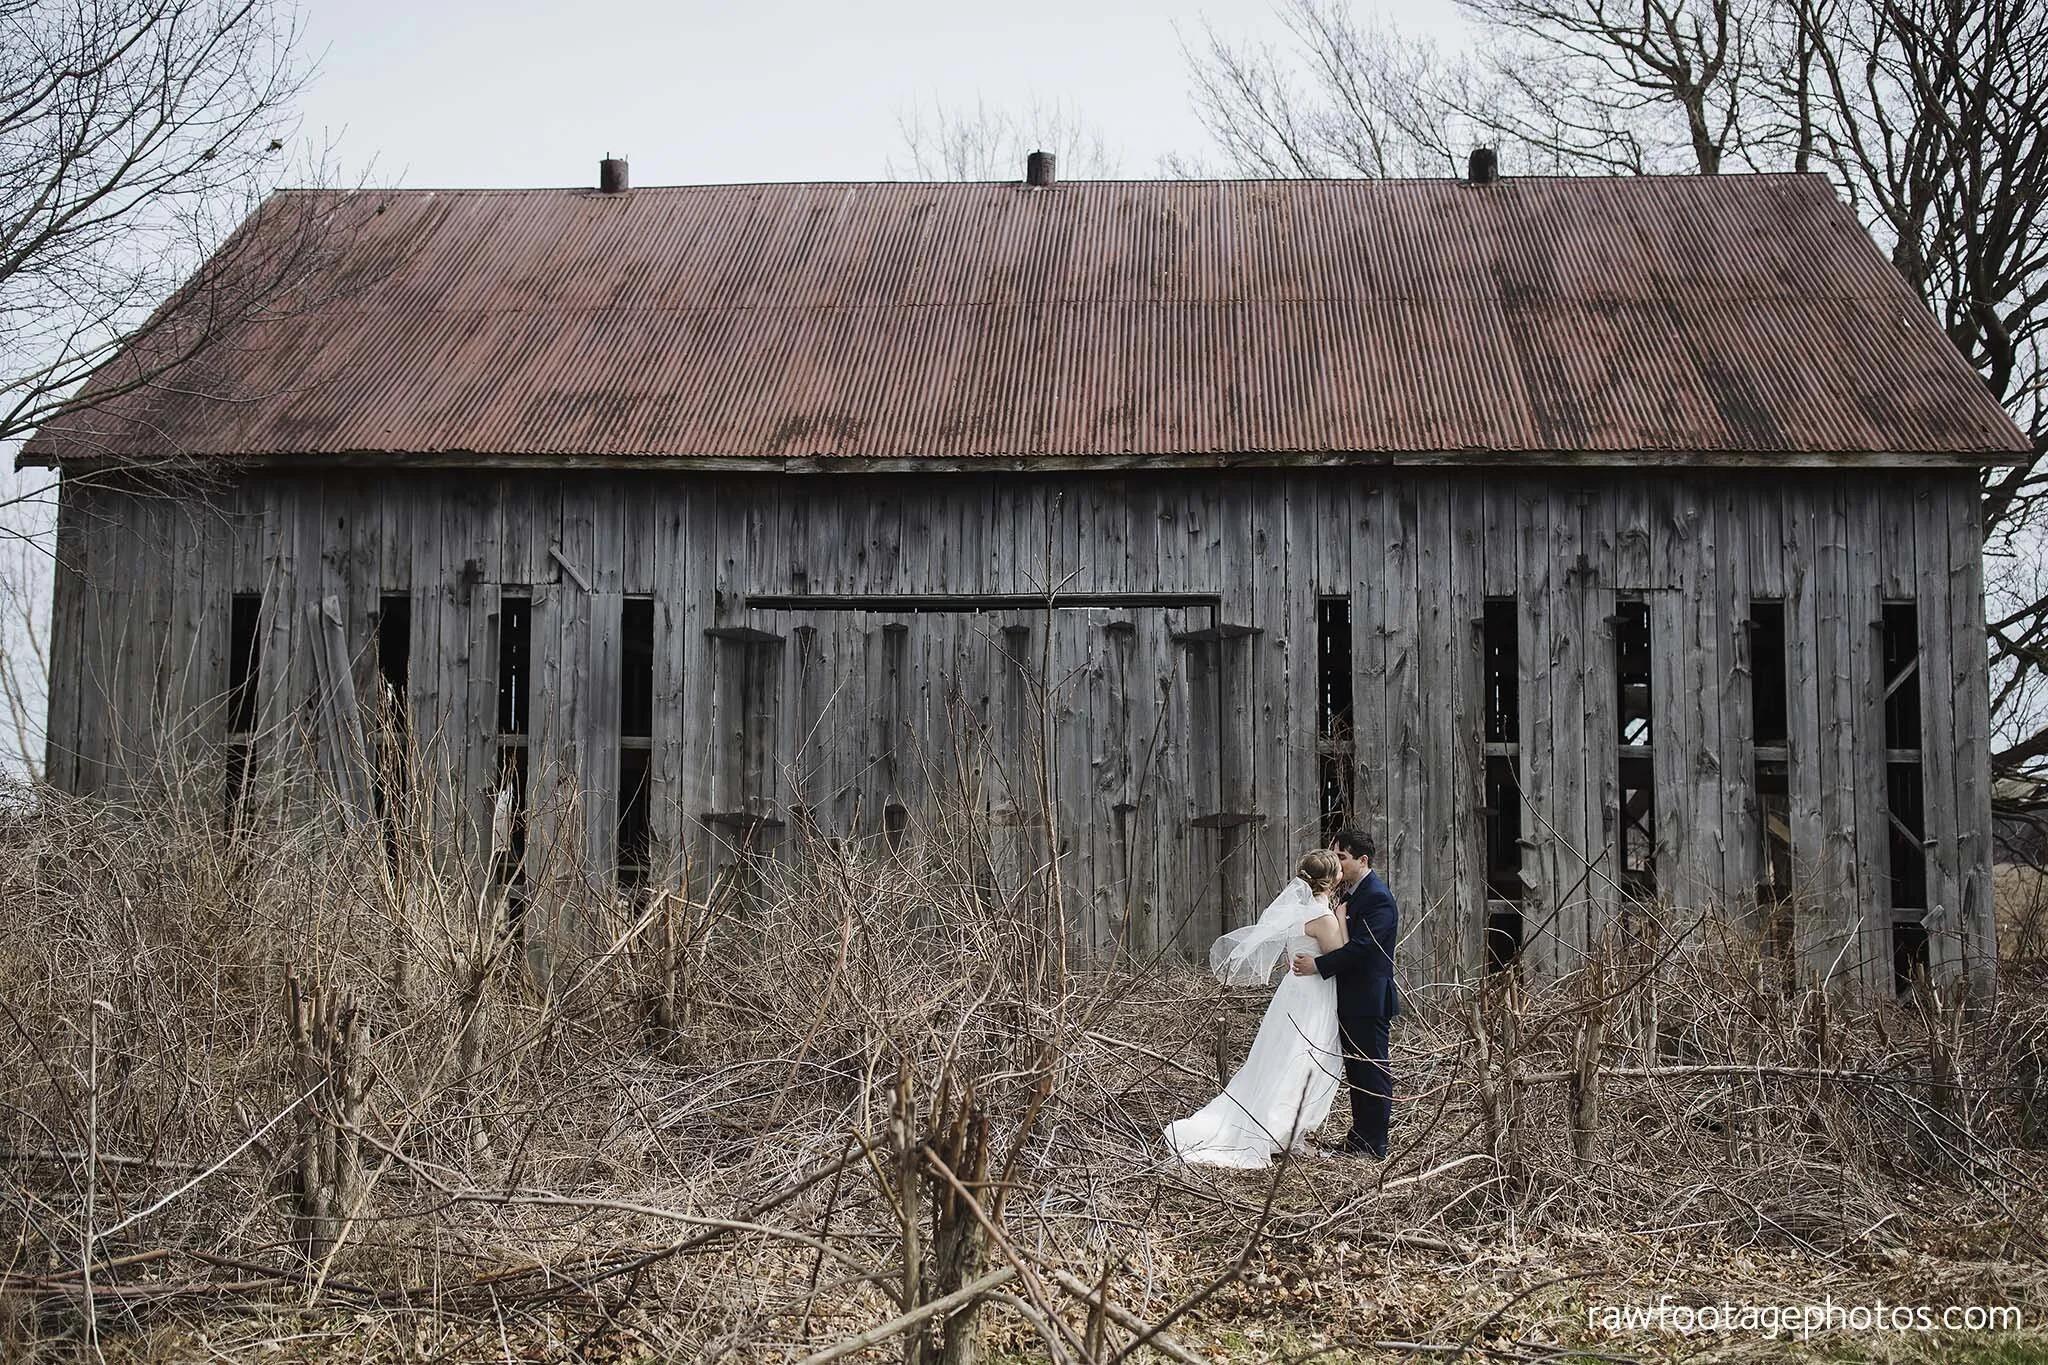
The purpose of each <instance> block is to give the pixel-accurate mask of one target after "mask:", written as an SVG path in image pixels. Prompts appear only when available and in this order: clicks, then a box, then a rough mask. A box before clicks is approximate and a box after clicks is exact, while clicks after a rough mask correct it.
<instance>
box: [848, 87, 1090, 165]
mask: <svg viewBox="0 0 2048 1365" xmlns="http://www.w3.org/2000/svg"><path fill="white" fill-rule="evenodd" d="M896 129H897V133H898V135H899V136H900V137H901V138H902V148H901V153H900V159H899V158H897V157H892V158H890V161H889V164H888V166H887V171H886V173H887V174H888V175H889V176H890V177H892V178H900V179H907V180H1021V179H1023V178H1024V158H1025V156H1026V154H1028V153H1030V152H1038V151H1043V152H1052V153H1053V154H1054V155H1056V156H1057V157H1058V158H1059V169H1060V174H1061V175H1062V176H1065V177H1067V178H1070V179H1081V180H1101V179H1110V178H1113V177H1114V176H1115V175H1116V173H1117V160H1116V156H1115V155H1114V153H1112V152H1111V150H1110V148H1109V146H1108V144H1107V143H1106V142H1105V141H1104V140H1103V136H1102V130H1101V128H1099V127H1097V126H1096V125H1095V124H1093V123H1091V122H1089V121H1088V120H1087V119H1086V118H1084V117H1082V116H1081V115H1080V114H1079V113H1078V112H1077V111H1075V110H1074V109H1073V108H1072V107H1070V106H1069V105H1067V104H1064V103H1059V102H1055V103H1053V104H1044V103H1040V102H1038V101H1036V100H1034V101H1033V102H1032V104H1031V106H1030V108H1028V109H1026V110H1025V111H1024V112H1023V113H1021V114H1015V113H1011V112H1009V111H1007V110H1003V109H991V108H989V106H988V104H987V102H986V101H984V100H976V101H975V102H974V107H973V108H972V109H964V108H956V107H950V106H947V105H943V104H940V103H937V102H936V101H935V102H933V103H932V104H931V105H930V106H929V107H926V106H925V105H923V104H921V103H920V104H917V105H913V106H912V107H911V108H909V109H908V110H903V111H899V112H898V114H897V116H896Z"/></svg>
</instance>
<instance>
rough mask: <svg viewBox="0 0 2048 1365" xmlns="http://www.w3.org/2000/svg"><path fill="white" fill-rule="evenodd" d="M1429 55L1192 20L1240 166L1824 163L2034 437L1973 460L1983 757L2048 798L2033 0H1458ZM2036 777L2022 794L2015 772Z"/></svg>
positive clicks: (1416, 49) (1222, 133)
mask: <svg viewBox="0 0 2048 1365" xmlns="http://www.w3.org/2000/svg"><path fill="white" fill-rule="evenodd" d="M1460 3H1461V6H1462V7H1463V9H1464V10H1465V13H1466V15H1467V16H1468V18H1470V19H1471V20H1472V21H1474V23H1475V24H1476V26H1477V33H1476V36H1475V38H1474V40H1473V42H1472V44H1471V46H1470V47H1469V48H1468V49H1466V50H1464V51H1460V52H1453V53H1449V54H1446V53H1442V52H1439V51H1437V50H1436V49H1435V48H1434V47H1432V46H1430V45H1428V44H1427V43H1425V42H1422V41H1421V40H1418V39H1416V38H1413V37H1410V36H1406V35H1403V34H1402V33H1401V32H1400V31H1399V30H1397V29H1394V28H1391V27H1387V26H1385V25H1382V24H1378V23H1376V22H1373V21H1369V20H1365V19H1361V18H1360V17H1359V16H1358V15H1357V13H1356V12H1355V11H1353V10H1352V9H1350V8H1349V7H1348V6H1347V5H1346V4H1345V3H1344V0H1278V3H1277V9H1276V15H1277V18H1278V21H1279V23H1280V26H1281V28H1282V29H1283V31H1284V32H1285V34H1286V35H1287V38H1288V41H1287V42H1286V43H1285V44H1284V45H1283V46H1282V47H1280V48H1274V47H1272V46H1268V45H1259V44H1244V43H1238V44H1233V43H1231V42H1228V41H1225V40H1223V39H1220V38H1218V37H1217V36H1216V35H1215V34H1214V33H1210V34H1209V35H1208V41H1207V43H1206V44H1205V45H1204V46H1202V47H1200V48H1199V49H1192V50H1190V52H1189V63H1190V74H1191V79H1192V82H1193V89H1194V99H1195V104H1196V109H1197V111H1198V113H1199V114H1200V115H1201V117H1202V119H1203V121H1204V124H1205V125H1206V126H1207V128H1208V130H1209V132H1210V134H1211V135H1212V137H1213V138H1214V139H1215V141H1216V144H1217V146H1218V148H1219V149H1220V150H1221V151H1222V153H1223V154H1224V156H1225V157H1227V158H1228V159H1229V161H1230V162H1231V164H1232V165H1233V166H1234V167H1235V168H1236V169H1237V170H1238V171H1239V172H1240V173H1243V174H1251V175H1333V174H1335V175H1368V176H1372V175H1389V174H1413V173H1417V172H1422V173H1430V172H1431V171H1432V168H1434V173H1438V174H1442V173H1446V172H1450V171H1452V170H1453V168H1455V167H1456V166H1457V164H1458V161H1457V159H1456V154H1457V153H1458V151H1460V150H1461V149H1462V148H1464V147H1467V146H1470V145H1472V144H1473V143H1475V142H1492V143H1495V144H1497V145H1498V146H1499V148H1500V150H1501V153H1502V160H1503V163H1504V165H1506V166H1508V167H1510V168H1519V169H1522V170H1527V171H1561V172H1575V173H1582V174H1584V173H1593V174H1598V173H1634V174H1640V173H1648V172H1658V173H1674V172H1698V173H1702V174H1713V173H1715V172H1718V171H1721V170H1723V169H1727V168H1734V167H1738V166H1740V167H1747V168H1751V169H1758V170H1801V171H1804V170H1814V171H1821V172H1824V173H1825V174H1827V175H1828V176H1829V178H1830V179H1831V180H1832V181H1833V182H1834V184H1835V186H1836V188H1837V190H1838V191H1839V192H1840V193H1841V194H1842V195H1843V197H1844V198H1845V199H1846V200H1847V201H1848V202H1849V203H1850V204H1851V205H1852V206H1853V207H1854V208H1855V210H1856V212H1857V213H1858V215H1859V216H1860V217H1861V218H1862V220H1863V222H1864V223H1865V225H1866V226H1867V227H1868V228H1869V229H1870V231H1871V233H1872V235H1873V236H1874V237H1875V238H1876V239H1877V241H1878V243H1879V244H1880V245H1881V246H1882V247H1883V248H1884V249H1886V250H1887V251H1889V252H1890V253H1891V256H1892V260H1893V262H1894V264H1896V265H1897V266H1898V268H1899V270H1900V272H1901V273H1902V274H1903V275H1904V276H1905V278H1906V279H1907V280H1908V281H1909V282H1910V283H1911V284H1912V285H1913V287H1914V288H1915V289H1917V290H1918V291H1919V292H1920V295H1921V297H1922V298H1924V299H1925V300H1926V301H1927V305H1928V307H1929V308H1930V309H1931V310H1932V311H1933V312H1934V314H1935V316H1936V317H1937V318H1939V319H1940V320H1941V322H1942V325H1943V326H1944V327H1945V329H1946V330H1947V333H1948V336H1949V338H1950V340H1952V341H1953V342H1954V343H1955V344H1956V346H1957V347H1958V348H1959V349H1961V351H1962V352H1963V354H1965V355H1966V356H1968V357H1969V358H1970V360H1971V362H1972V363H1973V364H1975V365H1976V367H1977V369H1978V372H1979V373H1980V374H1982V375H1983V376H1984V381H1985V383H1986V384H1987V385H1988V386H1989V387H1990V388H1991V391H1992V392H1993V393H1994V394H1996V395H1997V396H1998V398H1999V400H2000V401H2001V402H2002V403H2004V405H2005V408H2006V411H2007V412H2008V413H2010V414H2011V415H2012V417H2013V420H2014V421H2015V422H2016V423H2018V425H2019V427H2020V429H2021V430H2022V431H2024V432H2025V433H2026V434H2027V435H2028V436H2029V438H2030V439H2031V440H2032V442H2033V451H2032V455H2031V457H2030V458H2029V459H2027V460H2026V461H2025V462H2023V463H2021V464H2019V465H2017V466H2011V467H2006V468H2000V469H1994V470H1991V471H1990V472H1989V473H1988V474H1987V475H1986V477H1985V482H1984V535H1985V544H1986V552H1987V564H1988V570H1989V577H1990V593H1989V596H1990V607H1989V612H1990V615H1991V617H1992V625H1991V632H1990V635H1991V638H1990V641H1989V649H1990V652H1991V659H1992V665H1993V672H1994V684H1993V702H1994V712H1993V717H1994V724H1995V727H1996V735H1995V737H1994V753H1993V768H1994V774H1995V775H1996V776H1997V777H1999V778H2003V779H2018V780H2015V781H2005V782H2001V783H2000V784H1999V792H2000V800H2001V804H2002V807H2003V808H2004V809H2005V810H2006V811H2008V812H2009V813H2010V812H2013V811H2016V810H2020V809H2033V810H2037V811H2040V812H2043V813H2044V814H2048V576H2044V575H2043V574H2042V573H2041V572H2040V571H2039V558H2040V553H2039V552H2040V546H2041V537H2042V536H2043V535H2044V534H2048V526H2044V524H2043V523H2044V521H2048V498H2044V494H2048V473H2044V471H2043V468H2042V463H2043V458H2044V457H2048V353H2044V347H2048V6H2044V5H2042V4H2041V3H2039V0H1633V3H1620V0H1460ZM2037 792H2038V793H2041V795H2033V794H2032V793H2037Z"/></svg>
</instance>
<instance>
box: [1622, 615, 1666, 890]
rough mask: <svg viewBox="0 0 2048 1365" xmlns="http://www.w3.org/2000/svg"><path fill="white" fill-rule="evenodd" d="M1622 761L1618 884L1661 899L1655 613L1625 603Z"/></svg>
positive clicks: (1623, 617)
mask: <svg viewBox="0 0 2048 1365" xmlns="http://www.w3.org/2000/svg"><path fill="white" fill-rule="evenodd" d="M1614 687H1615V716H1616V730H1617V733H1616V736H1615V738H1616V741H1617V743H1616V759H1617V763H1618V768H1619V777H1620V784H1619V785H1620V788H1621V800H1620V807H1621V808H1620V812H1619V819H1618V820H1617V821H1616V829H1617V832H1618V839H1619V843H1620V847H1619V848H1618V849H1617V850H1616V852H1617V853H1618V854H1619V858H1618V860H1617V862H1618V870H1619V873H1620V875H1619V876H1618V877H1617V878H1616V880H1617V881H1618V882H1619V884H1620V887H1621V892H1622V894H1623V895H1625V896H1628V897H1631V898H1632V899H1635V900H1650V899H1652V898H1653V897H1655V896H1656V894H1657V797H1656V790H1657V780H1656V779H1657V772H1656V769H1657V764H1656V754H1655V750H1654V749H1653V748H1652V744H1653V742H1654V737H1655V736H1654V731H1653V729H1652V726H1651V704H1650V701H1651V695H1652V693H1651V660H1650V607H1649V604H1648V603H1647V602H1645V601H1643V600H1642V599H1640V598H1623V599H1622V600H1621V601H1619V602H1617V603H1615V608H1614Z"/></svg>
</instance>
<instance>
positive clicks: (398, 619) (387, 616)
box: [377, 592, 412, 718]
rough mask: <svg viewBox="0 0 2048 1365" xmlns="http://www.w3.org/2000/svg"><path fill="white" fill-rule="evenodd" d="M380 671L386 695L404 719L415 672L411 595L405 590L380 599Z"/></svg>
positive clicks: (378, 651)
mask: <svg viewBox="0 0 2048 1365" xmlns="http://www.w3.org/2000/svg"><path fill="white" fill-rule="evenodd" d="M377 673H378V676H380V677H381V678H383V680H384V695H385V697H386V698H387V700H388V701H389V703H390V704H391V706H392V707H393V709H394V711H395V712H396V714H397V715H398V716H399V717H401V718H403V717H404V715H405V698H406V688H407V687H408V686H409V685H410V682H411V675H412V598H410V597H408V596H406V595H405V594H404V593H389V592H387V593H385V594H384V595H383V596H382V597H380V598H378V599H377Z"/></svg>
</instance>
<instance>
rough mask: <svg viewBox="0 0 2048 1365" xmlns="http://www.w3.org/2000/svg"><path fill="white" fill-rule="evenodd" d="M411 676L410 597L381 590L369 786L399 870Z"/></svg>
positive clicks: (392, 861)
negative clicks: (372, 763) (372, 766)
mask: <svg viewBox="0 0 2048 1365" xmlns="http://www.w3.org/2000/svg"><path fill="white" fill-rule="evenodd" d="M411 675H412V598H410V597H408V596H406V595H405V594H404V593H385V594H384V595H383V596H382V597H380V598H378V599H377V676H378V679H379V681H380V684H381V685H380V687H379V689H378V693H379V696H378V707H377V717H376V722H377V772H376V777H375V780H374V782H373V784H372V786H371V789H370V799H371V801H372V802H373V803H374V805H375V808H376V812H377V818H378V820H379V821H380V822H381V823H382V825H383V827H384V856H385V858H386V859H387V860H388V861H389V862H390V864H391V867H392V870H393V871H394V872H395V871H396V870H397V868H398V854H399V848H400V844H401V841H400V838H399V834H400V829H401V826H402V825H403V823H404V820H405V808H406V800H405V798H406V794H407V792H408V791H409V790H410V788H411V780H412V775H411V771H410V755H409V753H408V752H407V733H408V728H409V720H408V712H407V709H406V690H407V688H408V686H409V685H410V682H411Z"/></svg>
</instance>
